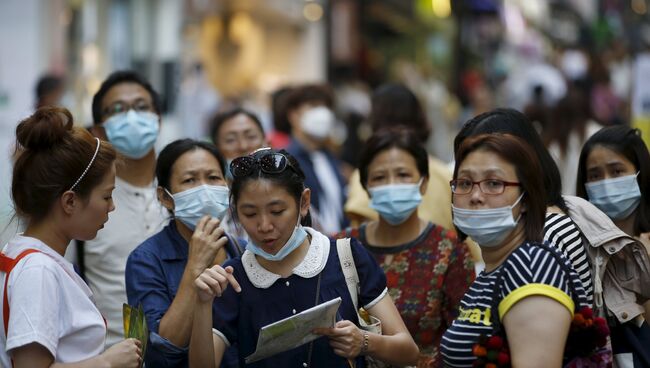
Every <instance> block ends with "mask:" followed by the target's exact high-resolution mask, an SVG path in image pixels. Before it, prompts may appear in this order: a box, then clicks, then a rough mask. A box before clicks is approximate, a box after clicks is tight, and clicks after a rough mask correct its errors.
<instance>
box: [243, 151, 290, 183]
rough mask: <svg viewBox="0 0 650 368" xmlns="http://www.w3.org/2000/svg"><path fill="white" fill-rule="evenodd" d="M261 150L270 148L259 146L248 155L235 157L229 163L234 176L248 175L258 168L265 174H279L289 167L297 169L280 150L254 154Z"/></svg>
mask: <svg viewBox="0 0 650 368" xmlns="http://www.w3.org/2000/svg"><path fill="white" fill-rule="evenodd" d="M262 150H269V151H270V150H271V149H270V148H260V149H258V150H257V151H255V152H253V153H252V154H251V155H250V156H243V157H237V158H236V159H234V160H232V162H231V163H230V172H231V173H232V176H233V177H235V178H241V177H245V176H248V175H250V174H251V173H252V172H253V170H255V169H259V170H261V171H262V172H264V173H267V174H279V173H281V172H283V171H284V170H286V169H287V168H291V169H292V170H293V171H294V172H296V173H298V171H297V170H296V169H295V168H294V167H293V165H292V164H291V162H289V158H288V157H287V156H285V155H284V154H282V153H280V152H272V151H270V152H266V153H262V154H260V155H258V156H257V157H255V156H254V154H255V153H257V152H259V151H262Z"/></svg>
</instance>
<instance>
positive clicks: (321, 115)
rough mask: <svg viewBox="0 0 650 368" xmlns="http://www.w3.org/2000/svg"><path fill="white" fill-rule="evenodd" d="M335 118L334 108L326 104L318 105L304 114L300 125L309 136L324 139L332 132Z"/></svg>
mask: <svg viewBox="0 0 650 368" xmlns="http://www.w3.org/2000/svg"><path fill="white" fill-rule="evenodd" d="M335 120H336V119H335V117H334V113H333V112H332V110H330V109H329V108H327V107H325V106H317V107H313V108H311V109H309V110H307V111H305V112H304V113H303V114H302V116H301V117H300V127H301V129H302V131H303V132H305V134H307V135H308V136H310V137H312V138H315V139H319V140H324V139H326V138H327V137H329V135H330V133H331V132H332V129H333V127H334V123H335Z"/></svg>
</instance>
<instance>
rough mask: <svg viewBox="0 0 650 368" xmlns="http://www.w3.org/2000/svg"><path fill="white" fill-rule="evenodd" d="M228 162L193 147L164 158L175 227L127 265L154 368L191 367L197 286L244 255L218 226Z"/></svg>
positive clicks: (164, 187) (163, 178) (132, 300)
mask: <svg viewBox="0 0 650 368" xmlns="http://www.w3.org/2000/svg"><path fill="white" fill-rule="evenodd" d="M223 162H224V160H223V158H222V157H221V155H220V154H219V153H218V152H217V150H216V148H215V147H214V146H213V145H211V144H209V143H204V142H198V141H194V140H191V139H183V140H177V141H175V142H172V143H170V144H169V145H167V146H166V147H165V148H164V149H163V150H162V151H161V152H160V155H159V156H158V162H157V165H156V177H157V179H158V198H159V200H160V202H161V203H162V204H163V206H165V207H166V208H167V209H168V210H169V211H170V212H171V213H172V214H173V221H170V223H169V225H167V227H165V228H164V229H163V230H162V231H160V232H159V233H158V234H156V235H154V236H152V237H151V238H149V239H147V240H146V241H145V242H144V243H142V244H141V245H140V246H138V247H137V248H136V249H135V250H134V251H133V252H132V253H131V255H130V256H129V258H128V261H127V264H126V291H127V296H128V299H129V304H131V305H133V306H138V305H139V304H142V306H143V308H144V313H145V316H146V319H147V326H148V327H149V331H150V332H151V336H150V340H151V344H150V345H149V347H148V349H147V352H146V356H145V363H146V364H147V365H149V366H152V367H185V366H187V346H188V344H189V339H190V334H191V329H192V316H193V311H194V306H195V301H194V299H195V295H196V291H195V288H194V286H193V285H192V283H193V282H194V279H196V277H197V276H198V275H199V274H200V273H201V272H203V271H204V270H205V269H206V268H209V267H211V266H213V265H215V264H221V263H223V262H224V261H226V259H229V258H234V257H238V256H239V255H241V252H242V250H241V247H240V244H239V242H238V241H237V240H236V239H235V238H233V237H227V236H226V234H225V233H224V230H223V229H222V228H221V227H220V226H219V224H220V220H221V219H222V218H223V216H224V215H225V213H226V212H227V210H228V195H229V190H228V187H227V186H226V181H225V178H224V175H223ZM215 311H216V310H215ZM234 354H236V352H235V353H234ZM229 356H234V355H229ZM224 363H225V364H224V366H228V365H229V364H233V365H232V366H236V361H232V360H226V361H225V362H224Z"/></svg>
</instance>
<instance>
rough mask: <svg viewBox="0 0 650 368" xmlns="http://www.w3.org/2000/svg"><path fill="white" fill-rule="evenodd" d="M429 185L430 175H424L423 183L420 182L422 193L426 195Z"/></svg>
mask: <svg viewBox="0 0 650 368" xmlns="http://www.w3.org/2000/svg"><path fill="white" fill-rule="evenodd" d="M428 187H429V177H428V176H423V177H422V183H420V194H422V195H425V194H426V193H427V188H428Z"/></svg>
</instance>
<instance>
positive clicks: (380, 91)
mask: <svg viewBox="0 0 650 368" xmlns="http://www.w3.org/2000/svg"><path fill="white" fill-rule="evenodd" d="M368 122H369V123H370V126H372V128H373V129H374V130H379V129H382V128H389V127H396V126H406V127H408V128H410V129H413V130H415V131H416V132H417V134H418V138H419V139H420V141H421V142H423V143H424V142H426V141H427V140H428V139H429V136H430V135H431V127H430V126H429V122H428V120H427V118H426V115H425V113H424V109H423V108H422V105H421V104H420V101H419V100H418V98H417V96H416V95H415V94H414V93H413V92H412V91H411V90H410V89H408V88H407V87H406V86H405V85H403V84H399V83H386V84H382V85H381V86H379V87H378V88H377V89H376V90H375V91H374V92H373V94H372V105H371V109H370V115H369V116H368Z"/></svg>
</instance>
